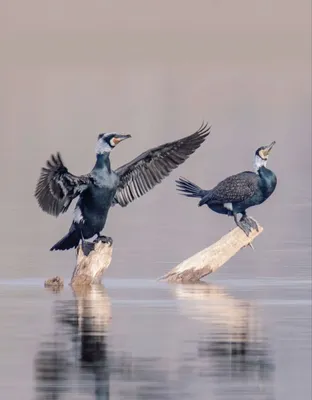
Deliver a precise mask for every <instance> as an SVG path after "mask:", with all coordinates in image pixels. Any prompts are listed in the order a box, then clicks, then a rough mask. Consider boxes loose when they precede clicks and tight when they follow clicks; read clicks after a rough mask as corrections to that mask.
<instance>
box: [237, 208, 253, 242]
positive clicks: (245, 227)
mask: <svg viewBox="0 0 312 400" xmlns="http://www.w3.org/2000/svg"><path fill="white" fill-rule="evenodd" d="M233 217H234V221H235V223H236V225H237V226H238V227H239V228H241V230H242V231H243V232H244V233H245V234H246V236H249V233H250V232H251V231H252V228H251V226H250V225H249V224H248V223H247V222H246V221H245V220H244V219H243V218H241V220H240V221H239V220H238V218H237V214H236V213H235V212H233Z"/></svg>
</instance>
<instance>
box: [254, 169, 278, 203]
mask: <svg viewBox="0 0 312 400" xmlns="http://www.w3.org/2000/svg"><path fill="white" fill-rule="evenodd" d="M258 174H259V176H260V179H261V182H262V184H261V186H262V190H263V191H264V193H265V195H266V196H270V195H271V194H272V193H273V192H274V190H275V187H276V184H277V179H276V175H275V174H274V172H273V171H271V170H270V169H268V168H266V167H264V166H263V167H260V168H259V170H258Z"/></svg>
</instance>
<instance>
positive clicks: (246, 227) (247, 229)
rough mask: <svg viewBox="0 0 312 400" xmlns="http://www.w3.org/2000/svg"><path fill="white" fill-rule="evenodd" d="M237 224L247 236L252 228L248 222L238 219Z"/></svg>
mask: <svg viewBox="0 0 312 400" xmlns="http://www.w3.org/2000/svg"><path fill="white" fill-rule="evenodd" d="M238 226H239V227H240V228H241V230H242V231H243V232H244V233H245V235H246V236H249V233H250V232H251V231H252V228H251V226H250V225H248V223H246V222H245V221H240V222H239V223H238Z"/></svg>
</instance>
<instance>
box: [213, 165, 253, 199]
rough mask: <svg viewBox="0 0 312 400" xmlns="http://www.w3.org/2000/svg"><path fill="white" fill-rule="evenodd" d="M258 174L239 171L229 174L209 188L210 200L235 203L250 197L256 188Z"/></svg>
mask: <svg viewBox="0 0 312 400" xmlns="http://www.w3.org/2000/svg"><path fill="white" fill-rule="evenodd" d="M258 182H259V176H258V175H257V174H255V173H254V172H249V171H246V172H241V173H239V174H237V175H232V176H229V177H228V178H226V179H224V180H223V181H221V182H220V183H218V185H217V186H215V187H214V188H213V189H212V190H211V200H212V201H217V202H222V203H236V202H241V201H244V200H247V199H249V198H251V197H252V196H253V195H254V193H255V192H256V190H257V188H258Z"/></svg>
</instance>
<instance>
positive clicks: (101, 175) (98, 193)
mask: <svg viewBox="0 0 312 400" xmlns="http://www.w3.org/2000/svg"><path fill="white" fill-rule="evenodd" d="M209 133H210V127H208V126H207V124H205V125H204V124H202V126H201V127H200V128H199V130H198V131H197V132H195V133H193V134H192V135H189V136H187V137H185V138H182V139H179V140H176V141H174V142H171V143H166V144H163V145H161V146H158V147H155V148H153V149H150V150H147V151H146V152H144V153H142V154H141V155H140V156H138V157H137V158H135V159H134V160H133V161H130V162H129V163H127V164H125V165H123V166H122V167H119V168H118V169H116V170H115V171H113V170H112V169H111V164H110V152H111V150H112V149H113V148H114V147H115V146H116V145H117V144H118V143H119V142H121V141H122V140H124V139H127V138H129V137H131V136H130V135H122V134H118V133H115V132H113V133H102V134H100V135H99V136H98V141H97V146H96V163H95V166H94V168H93V169H92V171H91V172H90V173H89V174H86V175H82V176H75V175H73V174H71V173H70V172H68V169H67V168H66V167H65V165H64V163H63V161H62V158H61V155H60V154H59V153H57V154H56V155H52V156H51V158H50V160H49V161H47V167H46V168H42V170H41V174H40V177H39V180H38V183H37V187H36V191H35V197H36V198H37V201H38V203H39V206H40V207H41V208H42V210H43V211H45V212H47V213H48V214H51V215H54V216H56V217H57V216H58V215H59V214H61V213H64V212H66V211H67V210H68V208H69V206H70V204H71V202H72V200H73V199H75V198H76V197H78V201H77V203H76V207H75V210H74V218H73V222H72V225H71V227H70V229H69V232H68V234H67V235H66V236H64V237H63V238H62V239H61V240H60V241H59V242H57V243H56V244H55V245H54V246H53V247H52V248H51V250H67V249H71V248H73V247H77V246H78V244H79V241H80V239H81V240H82V243H83V244H84V239H89V238H91V237H93V236H94V235H97V236H98V238H99V239H100V240H102V241H105V240H106V241H109V242H111V238H109V237H106V236H101V235H100V233H101V231H102V230H103V228H104V226H105V222H106V219H107V214H108V211H109V209H110V207H111V206H112V205H115V204H119V205H120V206H122V207H125V206H127V205H128V204H129V203H131V202H132V201H134V200H135V199H137V198H139V197H141V196H142V195H144V194H145V193H147V192H148V191H149V190H151V189H152V188H153V187H154V186H155V185H157V184H158V183H160V182H161V181H162V180H163V179H164V178H165V177H166V176H168V175H169V174H170V172H171V171H172V170H173V169H175V168H176V167H178V166H179V165H180V164H182V163H183V162H184V161H185V160H186V159H187V158H188V157H189V156H190V155H191V154H192V153H194V151H195V150H196V149H197V148H199V147H200V145H201V144H202V143H203V142H204V140H205V139H206V137H207V136H208V135H209Z"/></svg>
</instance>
